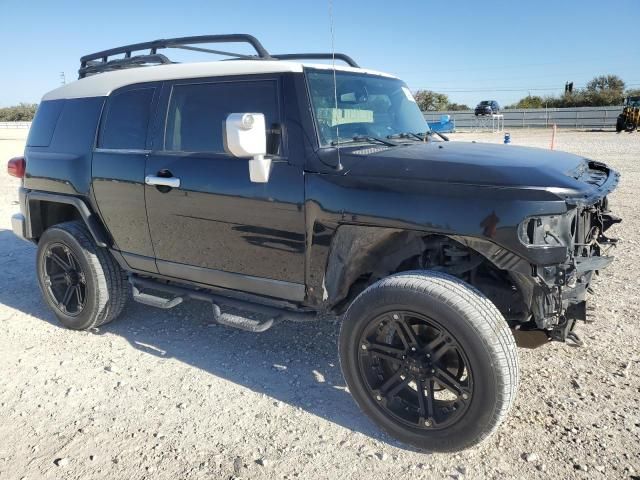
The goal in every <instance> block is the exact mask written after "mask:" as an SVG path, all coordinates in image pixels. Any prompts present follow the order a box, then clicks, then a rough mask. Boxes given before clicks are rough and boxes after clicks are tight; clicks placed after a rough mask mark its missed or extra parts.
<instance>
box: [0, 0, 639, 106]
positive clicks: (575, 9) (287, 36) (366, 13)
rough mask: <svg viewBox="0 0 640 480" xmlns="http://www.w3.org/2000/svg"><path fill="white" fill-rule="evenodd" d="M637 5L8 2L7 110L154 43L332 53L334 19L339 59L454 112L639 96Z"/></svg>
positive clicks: (475, 0) (1, 85)
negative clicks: (568, 86)
mask: <svg viewBox="0 0 640 480" xmlns="http://www.w3.org/2000/svg"><path fill="white" fill-rule="evenodd" d="M638 7H640V2H639V0H616V1H615V2H606V3H605V2H602V1H601V0H554V1H548V0H537V1H535V2H533V1H529V2H524V1H513V0H512V1H498V0H486V1H479V0H457V1H455V2H449V1H445V0H440V1H438V2H436V1H432V0H422V1H417V0H416V1H414V0H404V1H395V2H394V1H388V0H387V1H381V0H349V1H347V0H298V1H290V0H271V1H264V0H263V1H254V0H244V1H243V0H231V1H229V0H227V1H214V0H207V1H204V0H178V1H176V0H154V1H153V2H150V1H136V0H128V1H122V0H102V1H95V0H83V1H71V0H18V1H16V0H0V32H1V33H0V72H1V73H2V74H1V75H0V106H9V105H14V104H17V103H19V102H30V103H31V102H33V103H35V102H38V101H39V99H40V98H41V97H42V95H43V94H44V93H46V92H47V91H49V90H51V89H53V88H56V87H57V86H59V85H60V84H61V82H62V78H61V76H62V72H63V73H64V77H65V79H66V81H67V83H68V82H70V81H73V80H75V79H76V78H77V69H78V67H79V58H80V57H81V56H82V55H85V54H87V53H92V52H95V51H99V50H103V49H106V48H112V47H116V46H120V45H125V44H129V43H136V42H141V41H147V40H154V39H156V38H168V37H179V36H187V35H204V34H221V33H250V34H252V35H254V36H256V37H258V39H260V41H261V42H262V43H263V45H264V46H265V47H266V48H267V50H269V51H270V52H272V53H292V52H316V51H322V52H328V51H330V50H331V44H332V40H331V27H330V25H331V22H330V14H329V12H330V10H332V12H333V15H332V16H333V30H334V42H335V49H336V51H338V52H344V53H347V54H349V55H351V56H352V57H353V58H355V59H356V61H357V62H358V63H359V64H360V65H361V66H363V67H367V68H372V69H376V70H382V71H385V72H389V73H392V74H395V75H397V76H399V77H400V78H402V79H404V81H405V82H406V83H407V84H408V85H409V87H410V88H411V89H412V90H414V91H415V90H418V89H431V90H435V91H438V92H442V93H446V94H447V95H448V96H449V99H450V101H452V102H457V103H465V104H467V105H475V104H477V103H478V102H479V101H480V100H483V99H495V100H498V102H499V103H501V104H503V105H505V104H509V103H513V102H515V101H517V100H518V99H519V98H521V97H523V96H525V95H527V94H529V93H531V94H533V95H548V94H558V93H562V91H563V89H564V84H565V82H566V81H573V82H574V85H575V86H576V87H581V86H583V85H584V84H585V83H586V82H588V81H589V80H590V79H591V78H593V77H594V76H596V75H600V74H610V73H611V74H616V75H619V76H620V77H621V78H622V79H623V80H624V81H625V82H626V83H627V85H628V86H629V87H631V88H640V42H637V41H628V39H625V38H624V31H625V29H626V31H627V34H628V33H629V32H630V31H629V30H628V27H629V25H631V24H633V22H634V21H636V20H637V11H638ZM630 19H633V20H630ZM630 22H631V23H630ZM632 30H633V29H632ZM212 48H215V47H212ZM218 48H220V47H219V46H218ZM244 51H246V50H244ZM168 55H169V56H170V58H172V59H174V57H175V59H176V60H184V61H206V60H208V59H209V57H210V56H209V55H208V54H192V53H187V52H185V53H181V52H177V53H176V51H173V50H172V51H169V54H168Z"/></svg>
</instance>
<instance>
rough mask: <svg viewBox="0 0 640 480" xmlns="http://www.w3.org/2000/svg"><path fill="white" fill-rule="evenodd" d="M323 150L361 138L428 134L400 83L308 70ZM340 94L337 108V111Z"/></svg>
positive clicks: (413, 102)
mask: <svg viewBox="0 0 640 480" xmlns="http://www.w3.org/2000/svg"><path fill="white" fill-rule="evenodd" d="M306 75H307V79H308V82H309V91H310V93H311V104H312V106H313V111H314V114H315V119H316V123H317V125H318V133H319V136H320V144H321V146H327V145H331V144H332V143H333V144H336V143H339V142H340V140H346V139H349V140H351V139H353V138H354V137H362V141H365V142H366V141H369V140H367V138H366V137H377V138H388V137H390V136H394V135H398V134H405V133H425V132H426V131H428V130H429V127H428V126H427V122H426V120H425V118H424V116H423V115H422V113H421V112H420V109H419V108H418V105H417V104H416V101H415V99H414V98H413V95H412V94H411V91H410V90H409V89H408V88H407V86H406V85H405V84H404V82H402V81H401V80H398V79H396V78H386V77H379V76H374V75H366V74H361V73H350V72H341V71H336V72H335V90H334V80H333V75H334V72H333V70H311V69H309V70H307V71H306ZM336 90H337V108H336Z"/></svg>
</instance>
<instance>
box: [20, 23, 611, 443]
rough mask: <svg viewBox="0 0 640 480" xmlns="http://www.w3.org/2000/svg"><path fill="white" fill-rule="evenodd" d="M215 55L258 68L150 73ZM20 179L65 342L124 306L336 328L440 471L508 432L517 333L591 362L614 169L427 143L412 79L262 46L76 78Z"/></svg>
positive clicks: (361, 399)
mask: <svg viewBox="0 0 640 480" xmlns="http://www.w3.org/2000/svg"><path fill="white" fill-rule="evenodd" d="M223 42H230V43H234V42H235V43H237V42H246V43H248V44H249V45H251V46H252V47H253V48H254V49H255V51H256V55H255V56H254V57H247V55H234V54H229V53H226V55H230V56H232V57H234V59H233V60H230V61H221V62H204V63H184V64H180V63H174V62H172V61H171V60H169V59H168V58H167V57H166V56H165V55H163V54H160V53H158V50H160V49H163V48H168V47H174V48H185V47H187V48H190V49H196V50H198V49H199V50H201V51H207V50H206V49H205V50H203V49H202V48H200V47H193V45H194V44H203V43H223ZM141 50H148V53H147V52H144V53H139V52H140V51H141ZM209 52H217V53H220V52H219V51H217V50H215V51H213V50H209ZM113 57H115V58H113ZM308 58H310V59H327V60H330V59H332V58H336V59H340V60H343V61H344V62H346V63H347V64H348V66H335V67H333V66H331V65H327V64H313V63H306V62H304V63H303V62H301V60H302V59H308ZM441 138H444V139H446V137H444V136H441ZM8 169H9V173H10V174H11V175H13V176H15V177H18V178H21V179H22V183H21V187H20V192H19V193H20V210H21V212H20V213H17V214H15V215H14V216H13V218H12V227H13V231H14V232H15V233H16V234H17V235H18V236H20V237H22V238H25V239H28V240H30V241H32V242H34V243H35V244H37V254H36V275H37V278H38V281H39V285H40V288H41V291H42V293H43V296H44V300H45V302H46V303H47V305H48V306H49V307H50V308H51V310H52V311H53V312H54V313H55V315H56V316H57V318H58V319H59V320H60V322H61V323H62V324H63V325H65V326H66V327H68V328H72V329H78V330H86V329H92V328H95V327H99V326H101V325H104V324H106V323H108V322H110V321H112V320H114V319H115V318H116V317H118V315H120V313H121V312H122V311H123V308H124V306H125V304H126V302H127V301H128V300H129V298H130V297H131V296H132V297H133V299H134V300H136V301H138V302H140V303H143V304H146V305H150V306H155V307H159V308H164V309H168V308H173V307H175V306H176V305H178V304H180V303H181V302H183V301H185V300H187V299H197V300H202V301H206V302H210V304H211V306H212V321H215V322H218V323H220V324H223V325H227V326H231V327H235V328H241V329H243V330H247V331H251V332H256V333H259V332H263V331H265V330H267V329H268V328H271V327H272V326H273V325H275V324H277V323H278V322H280V321H283V320H290V321H307V320H310V319H315V318H316V317H317V315H318V314H323V315H324V314H331V315H338V316H341V317H342V326H341V332H340V339H339V353H340V361H341V366H342V370H343V373H344V377H345V380H346V383H347V385H348V387H349V391H350V392H351V394H352V395H353V397H354V399H355V400H356V402H357V403H358V404H359V405H360V407H361V408H362V410H363V411H364V412H365V413H366V414H367V415H368V416H369V417H370V418H371V419H372V420H373V421H374V422H376V424H377V425H379V426H380V427H381V428H383V429H385V430H386V431H387V432H389V433H390V434H391V435H393V436H394V437H396V438H398V439H400V440H401V441H403V442H406V443H408V444H411V445H414V446H416V447H418V448H422V449H427V450H437V451H450V450H459V449H463V448H467V447H471V446H473V445H476V444H477V443H479V442H481V441H482V440H484V439H485V438H487V437H488V436H489V435H490V434H492V433H493V432H494V431H495V430H496V429H497V428H498V426H499V425H500V423H501V422H502V421H503V420H504V419H505V418H506V416H507V414H508V412H509V410H510V408H511V406H512V405H513V402H514V399H515V396H516V390H517V386H518V382H519V367H518V354H517V350H516V344H515V341H514V337H513V335H512V333H511V331H510V327H511V328H517V329H520V330H522V331H534V330H538V333H539V331H542V332H545V333H546V335H548V336H549V337H550V338H552V339H555V340H560V341H565V340H566V339H570V340H572V341H574V342H576V343H578V342H579V339H578V337H577V336H576V334H575V332H574V331H573V328H574V326H575V324H576V322H577V321H578V320H586V311H587V309H586V294H587V290H590V287H591V285H592V281H593V278H594V272H596V271H598V270H602V269H603V268H605V267H606V266H608V265H609V264H610V263H611V262H612V260H613V257H611V256H609V255H608V252H609V250H610V247H611V246H612V245H615V240H614V239H610V238H608V237H607V235H606V232H607V230H608V229H609V228H610V227H611V226H612V225H614V224H616V223H618V222H619V221H620V219H619V218H617V217H616V216H614V215H613V214H612V213H611V212H610V211H609V208H608V201H607V195H608V194H609V193H610V192H612V191H613V190H614V189H615V187H616V185H617V183H618V178H619V174H618V173H617V172H615V171H614V170H613V169H611V168H609V167H608V166H606V165H604V164H602V163H599V162H595V161H591V160H589V159H585V158H583V157H579V156H576V155H570V154H567V153H561V152H553V151H548V150H539V149H533V148H519V147H514V146H508V147H505V146H503V145H490V144H481V143H464V142H459V143H456V142H437V141H435V139H434V138H433V134H432V132H431V131H429V130H428V127H427V124H426V122H425V119H424V116H423V114H422V112H420V109H419V108H418V106H417V104H416V102H415V99H414V98H413V96H412V94H411V92H410V90H409V88H408V87H407V85H406V84H405V83H404V82H402V81H401V80H400V79H398V78H396V77H394V76H392V75H389V74H386V73H382V72H376V71H371V70H367V69H363V68H360V67H359V66H358V65H357V64H356V63H355V61H353V60H352V59H351V58H350V57H348V56H346V55H340V54H336V55H332V54H285V55H272V54H270V53H269V52H268V51H267V50H265V49H264V47H263V46H262V45H261V44H260V42H258V40H257V39H255V38H254V37H252V36H250V35H211V36H205V37H186V38H174V39H167V40H157V41H153V42H145V43H140V44H135V45H128V46H125V47H119V48H115V49H111V50H106V51H103V52H98V53H95V54H91V55H88V56H86V57H83V58H82V59H81V68H80V80H78V81H76V82H72V83H69V84H67V85H64V86H62V87H60V88H58V89H56V90H53V91H51V92H49V93H47V94H46V95H45V96H44V98H43V99H42V102H41V103H40V106H39V108H38V111H37V114H36V117H35V119H34V121H33V125H32V127H31V130H30V133H29V138H28V140H27V147H26V150H25V154H24V157H19V158H14V159H12V160H10V162H9V166H8ZM221 305H223V306H224V309H226V308H227V306H230V307H233V312H229V311H224V310H223V308H221ZM256 316H258V317H262V318H259V319H257V318H256Z"/></svg>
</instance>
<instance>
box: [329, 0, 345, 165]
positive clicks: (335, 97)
mask: <svg viewBox="0 0 640 480" xmlns="http://www.w3.org/2000/svg"><path fill="white" fill-rule="evenodd" d="M329 26H330V28H331V62H332V67H333V101H334V112H333V115H331V117H332V118H331V120H334V119H335V122H336V140H338V141H340V125H339V122H338V82H337V81H336V48H335V34H334V31H333V0H329ZM336 150H337V151H338V164H337V165H336V170H338V171H341V170H342V161H341V160H340V145H339V144H338V145H336Z"/></svg>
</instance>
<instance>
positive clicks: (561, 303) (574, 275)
mask: <svg viewBox="0 0 640 480" xmlns="http://www.w3.org/2000/svg"><path fill="white" fill-rule="evenodd" d="M607 173H609V175H608V177H612V178H611V180H610V181H608V182H607V183H612V184H610V185H608V188H607V190H608V191H611V190H613V188H614V187H615V184H616V183H617V179H618V177H619V174H618V173H617V172H613V171H610V170H609V169H607ZM602 187H605V185H602ZM603 189H604V188H603ZM607 193H608V192H607ZM593 200H594V198H593V197H591V198H589V197H583V198H581V199H580V200H579V201H575V200H571V199H567V205H568V206H569V210H568V211H567V212H566V213H565V214H562V215H550V216H539V217H530V218H527V219H526V220H525V221H524V222H523V223H522V224H521V225H520V228H519V232H518V236H519V238H520V241H521V242H522V243H523V244H525V245H526V246H527V248H532V249H538V248H546V249H554V248H555V249H566V260H565V261H564V262H563V263H560V264H556V265H537V266H536V265H533V279H534V284H531V283H530V282H527V283H529V285H528V286H525V288H524V289H523V290H526V289H528V290H530V297H529V298H530V313H531V321H532V322H534V323H535V326H536V327H537V328H538V329H542V330H544V331H546V332H547V333H548V335H549V336H550V337H551V338H552V339H554V340H560V341H565V340H567V339H570V340H572V341H574V342H575V343H577V344H581V342H580V339H579V338H578V337H577V335H576V334H575V332H574V331H573V329H574V326H575V324H576V321H578V320H583V321H585V322H587V321H589V319H588V315H587V300H586V296H587V293H588V292H592V291H593V290H592V281H593V276H594V274H595V275H597V274H598V273H599V271H600V270H602V269H603V268H605V267H607V266H608V265H609V264H610V263H611V262H612V261H613V256H612V255H611V254H610V253H611V250H612V248H613V247H615V245H616V243H617V239H615V238H610V237H608V236H607V235H606V232H607V230H609V228H611V227H612V226H613V225H615V224H617V223H620V221H621V219H620V218H618V217H616V216H615V215H613V214H612V213H611V212H610V211H609V205H608V200H607V197H606V196H602V197H599V198H597V199H596V200H595V201H593ZM515 280H516V281H517V280H518V279H517V278H516V279H515ZM519 280H520V282H517V283H520V284H521V286H523V285H522V283H523V282H524V279H523V278H520V279H519ZM527 287H528V288H527Z"/></svg>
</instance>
